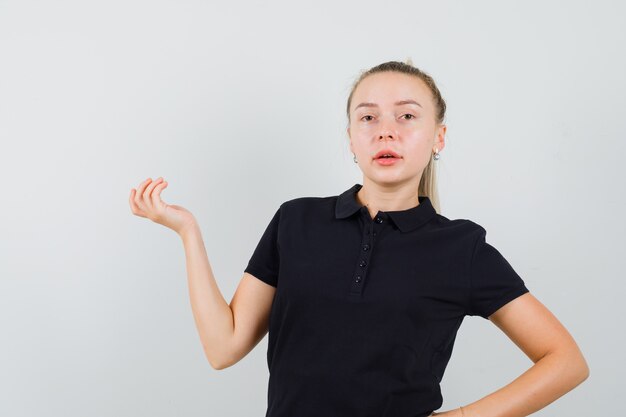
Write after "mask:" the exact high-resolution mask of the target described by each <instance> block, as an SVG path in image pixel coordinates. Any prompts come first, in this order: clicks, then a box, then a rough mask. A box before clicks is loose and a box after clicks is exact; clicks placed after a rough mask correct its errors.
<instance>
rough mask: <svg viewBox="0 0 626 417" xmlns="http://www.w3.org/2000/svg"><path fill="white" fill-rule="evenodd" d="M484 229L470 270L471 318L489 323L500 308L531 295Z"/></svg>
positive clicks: (469, 311)
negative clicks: (489, 240) (527, 294)
mask: <svg viewBox="0 0 626 417" xmlns="http://www.w3.org/2000/svg"><path fill="white" fill-rule="evenodd" d="M486 234H487V231H486V230H485V229H484V228H483V227H482V226H481V227H480V231H479V234H478V238H477V240H476V241H475V246H474V250H473V252H472V260H471V267H470V298H469V299H470V301H469V309H468V312H467V314H468V315H470V316H476V315H478V316H481V317H483V318H485V319H487V318H488V317H489V316H490V315H491V314H493V313H495V312H496V311H497V310H498V309H499V308H500V307H502V306H504V305H505V304H507V303H508V302H510V301H512V300H514V299H515V298H517V297H519V296H520V295H522V294H524V293H527V292H529V290H528V288H527V287H526V285H525V283H524V280H523V279H522V278H521V277H520V276H519V275H518V274H517V272H515V270H514V269H513V267H512V266H511V264H509V262H508V261H507V260H506V259H505V258H504V256H502V254H501V253H500V252H499V251H498V250H497V249H496V248H494V247H493V246H492V245H490V244H489V243H487V242H486V240H485V237H486Z"/></svg>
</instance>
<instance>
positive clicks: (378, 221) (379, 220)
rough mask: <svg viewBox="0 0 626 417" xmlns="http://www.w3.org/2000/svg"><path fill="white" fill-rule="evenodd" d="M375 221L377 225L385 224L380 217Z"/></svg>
mask: <svg viewBox="0 0 626 417" xmlns="http://www.w3.org/2000/svg"><path fill="white" fill-rule="evenodd" d="M375 220H376V223H382V222H383V219H381V218H380V217H376V219H375Z"/></svg>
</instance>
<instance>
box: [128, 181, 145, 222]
mask: <svg viewBox="0 0 626 417" xmlns="http://www.w3.org/2000/svg"><path fill="white" fill-rule="evenodd" d="M136 192H137V190H135V189H134V188H131V190H130V197H129V198H128V200H129V202H130V210H131V212H132V213H133V214H136V215H138V216H142V217H145V216H144V214H143V212H142V211H141V209H140V208H139V207H138V206H137V203H135V193H136Z"/></svg>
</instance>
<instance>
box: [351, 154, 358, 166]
mask: <svg viewBox="0 0 626 417" xmlns="http://www.w3.org/2000/svg"><path fill="white" fill-rule="evenodd" d="M352 155H354V158H352V159H353V160H354V163H355V164H356V163H357V162H358V161H357V160H356V154H352Z"/></svg>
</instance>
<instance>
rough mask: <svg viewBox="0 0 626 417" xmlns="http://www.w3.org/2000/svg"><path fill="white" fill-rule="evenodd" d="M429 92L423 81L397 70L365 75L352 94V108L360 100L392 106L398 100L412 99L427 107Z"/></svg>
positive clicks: (429, 97)
mask: <svg viewBox="0 0 626 417" xmlns="http://www.w3.org/2000/svg"><path fill="white" fill-rule="evenodd" d="M431 96H432V95H431V92H430V89H429V88H428V87H427V86H426V84H425V83H424V81H422V80H421V79H420V78H418V77H416V76H415V75H410V74H403V73H398V72H382V73H377V74H372V75H369V76H367V77H365V78H364V79H363V80H362V81H361V83H360V84H359V86H358V87H357V89H356V90H355V91H354V94H353V96H352V103H351V107H352V109H353V110H354V108H355V107H356V106H358V105H359V103H361V102H364V101H366V102H371V103H376V104H378V105H379V106H381V107H382V106H393V103H395V102H396V101H399V100H407V99H413V100H415V101H417V102H418V103H420V104H421V105H422V106H423V107H424V108H429V107H430V103H431V99H432V98H431Z"/></svg>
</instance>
